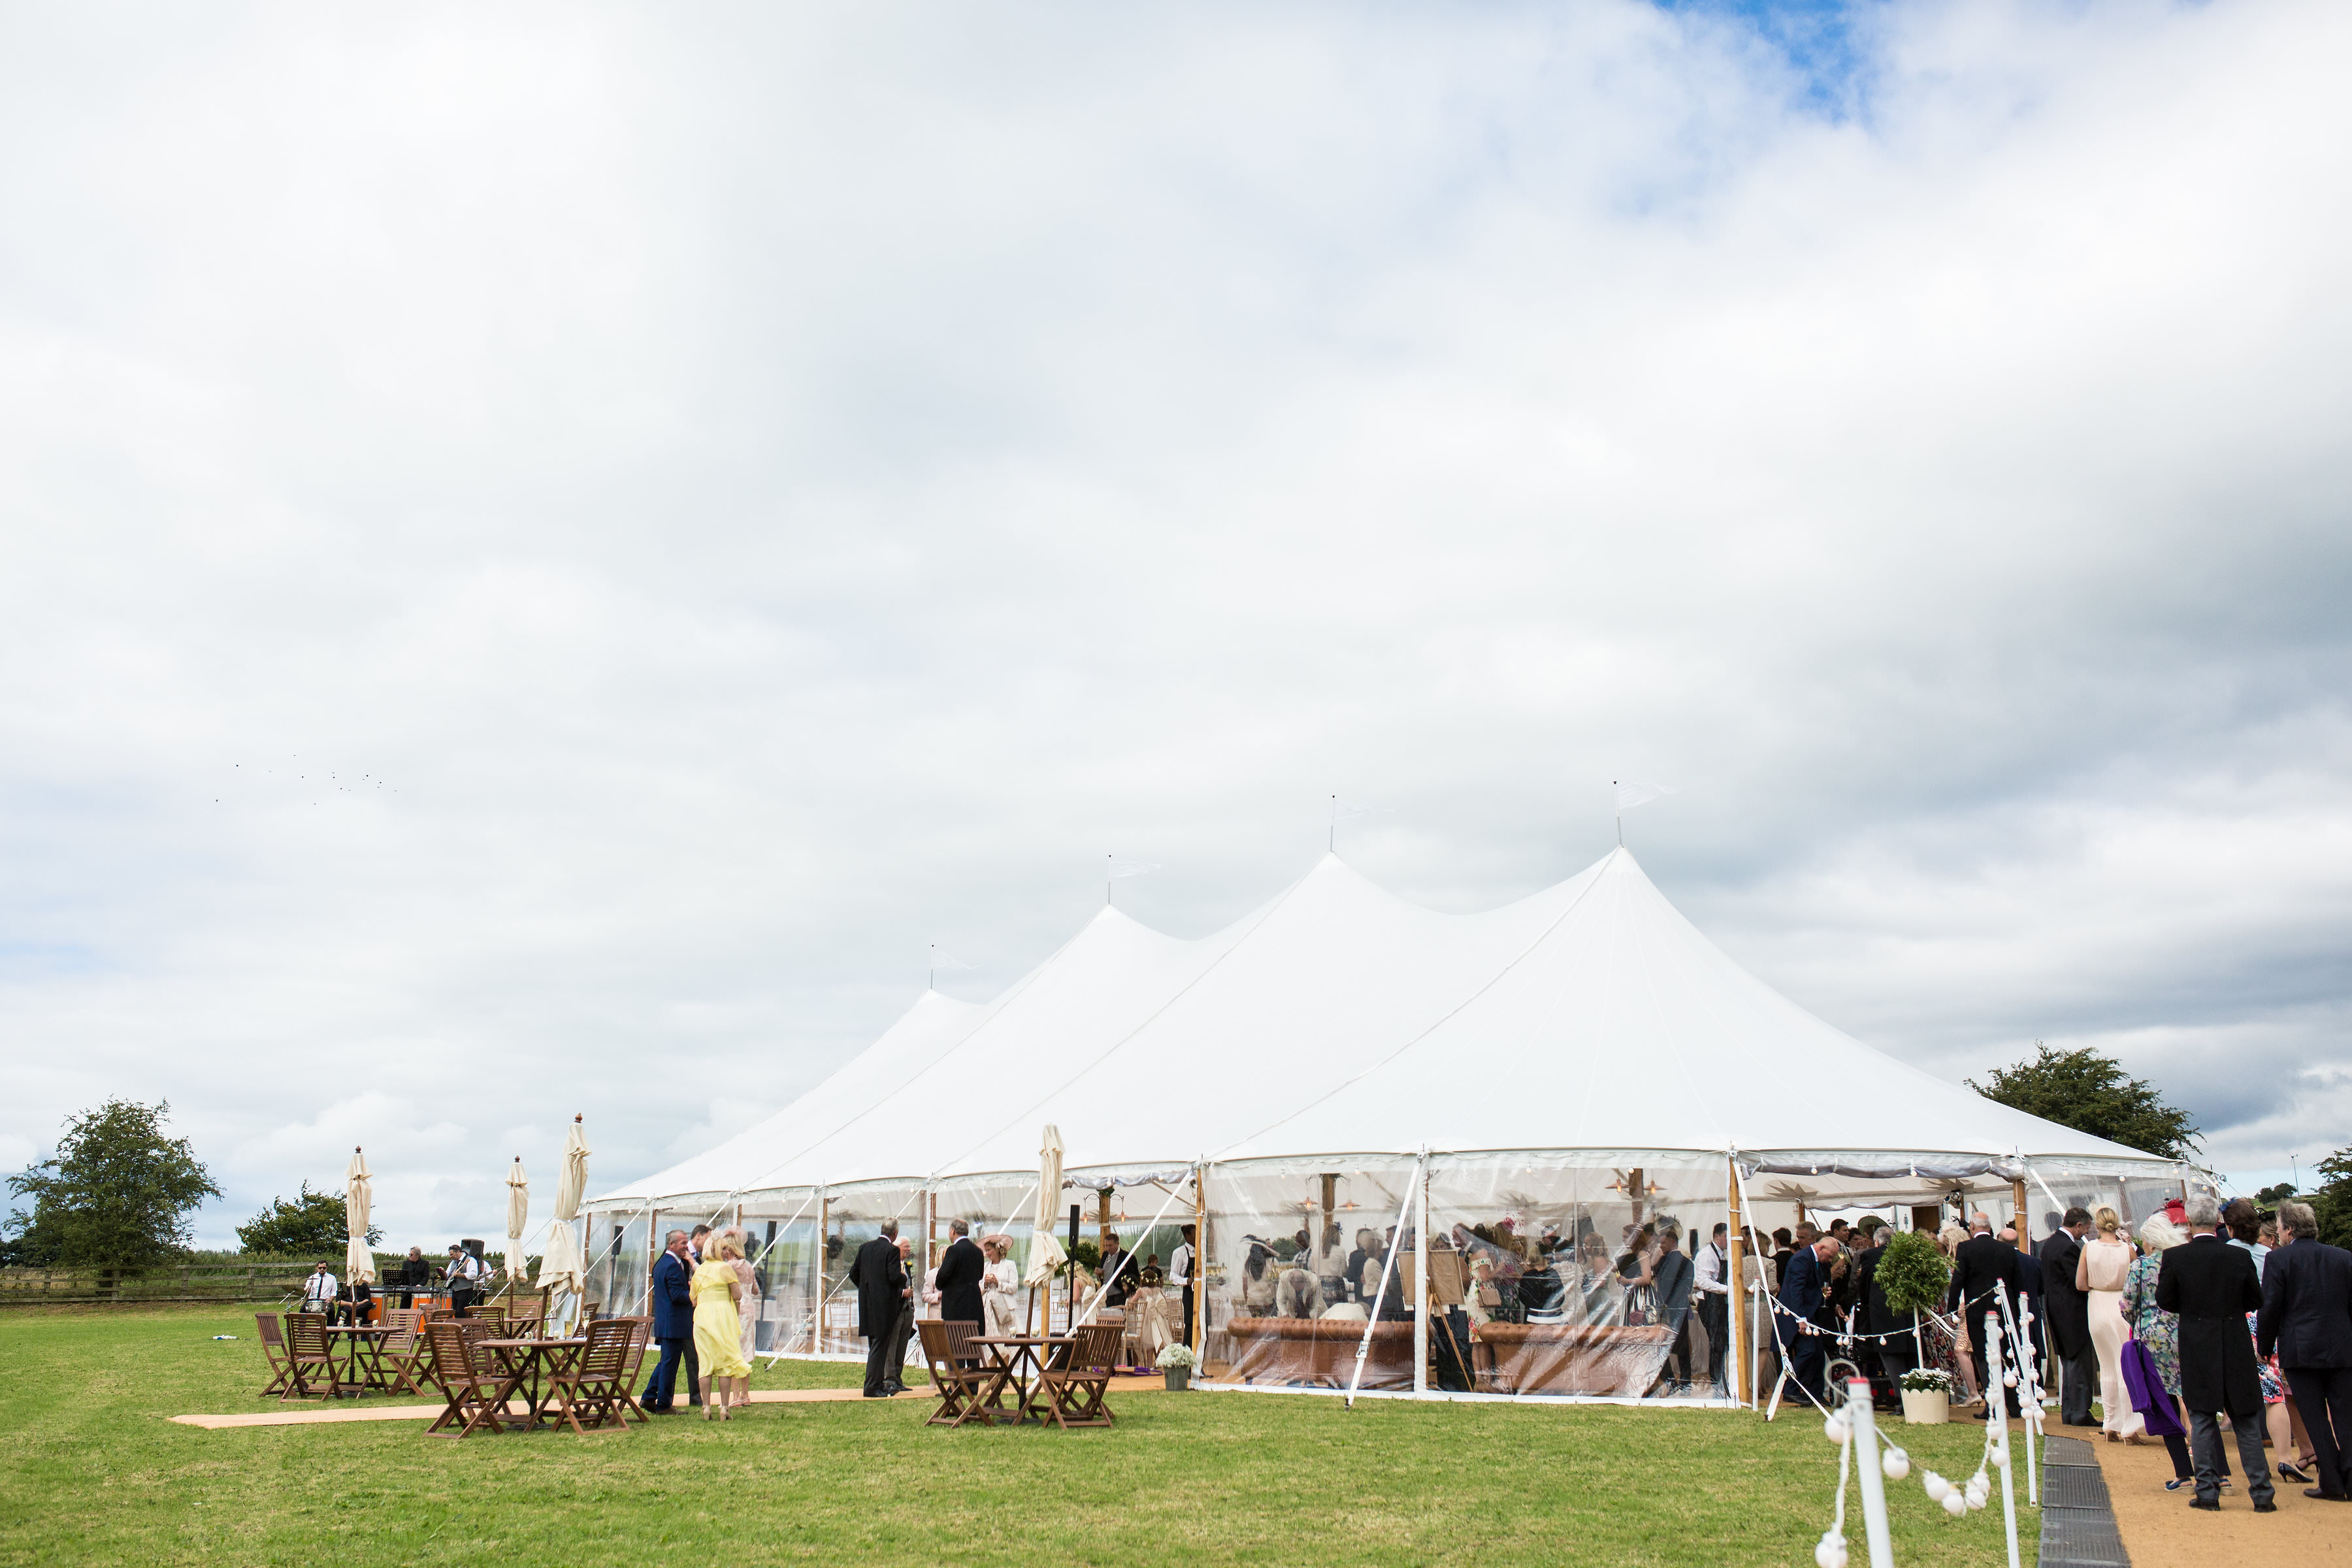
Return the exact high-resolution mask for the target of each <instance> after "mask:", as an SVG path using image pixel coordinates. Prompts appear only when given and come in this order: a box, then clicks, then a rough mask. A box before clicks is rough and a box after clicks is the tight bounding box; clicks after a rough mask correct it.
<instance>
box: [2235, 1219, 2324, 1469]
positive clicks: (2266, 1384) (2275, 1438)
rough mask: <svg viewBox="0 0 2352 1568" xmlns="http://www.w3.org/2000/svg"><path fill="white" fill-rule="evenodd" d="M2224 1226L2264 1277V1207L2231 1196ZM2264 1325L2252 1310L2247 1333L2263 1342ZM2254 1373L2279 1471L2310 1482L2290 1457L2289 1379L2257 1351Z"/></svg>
mask: <svg viewBox="0 0 2352 1568" xmlns="http://www.w3.org/2000/svg"><path fill="white" fill-rule="evenodd" d="M2221 1226H2222V1228H2223V1229H2225V1230H2227V1231H2228V1232H2229V1233H2230V1245H2231V1247H2236V1248H2237V1249H2238V1250H2239V1251H2241V1252H2243V1253H2244V1254H2246V1256H2248V1257H2249V1258H2252V1259H2253V1260H2254V1279H2256V1280H2257V1281H2260V1280H2261V1279H2262V1277H2263V1261H2264V1259H2266V1258H2269V1257H2270V1255H2271V1244H2270V1243H2269V1242H2267V1241H2265V1240H2263V1236H2264V1235H2265V1233H2267V1232H2268V1231H2269V1230H2270V1226H2267V1225H2265V1224H2263V1215H2262V1211H2261V1210H2260V1209H2257V1208H2256V1207H2254V1205H2252V1204H2251V1203H2249V1202H2248V1201H2247V1200H2245V1199H2244V1198H2231V1200H2230V1201H2229V1202H2228V1203H2227V1204H2225V1205H2222V1208H2221ZM2261 1327H2262V1313H2261V1311H2260V1310H2255V1311H2252V1312H2248V1313H2247V1314H2246V1337H2247V1338H2248V1339H2250V1340H2253V1341H2256V1342H2259V1341H2260V1340H2261V1338H2262V1332H2261ZM2254 1373H2255V1375H2256V1376H2257V1377H2258V1378H2259V1379H2260V1380H2261V1382H2262V1385H2263V1425H2264V1426H2267V1427H2268V1428H2269V1429H2270V1435H2271V1447H2273V1448H2276V1449H2277V1450H2278V1472H2279V1474H2280V1475H2282V1476H2284V1477H2285V1478H2286V1479H2288V1480H2291V1481H2294V1482H2295V1483H2296V1484H2298V1485H2300V1484H2302V1483H2304V1482H2306V1481H2308V1480H2310V1479H2311V1478H2310V1477H2309V1476H2308V1475H2306V1474H2305V1473H2304V1469H2303V1467H2302V1466H2301V1465H2299V1464H2297V1463H2296V1462H2295V1460H2294V1458H2290V1456H2292V1455H2294V1454H2295V1452H2296V1449H2295V1446H2294V1439H2295V1427H2296V1426H2297V1423H2296V1422H2295V1420H2294V1415H2293V1410H2294V1407H2293V1406H2292V1405H2289V1404H2288V1403H2287V1397H2286V1379H2285V1378H2284V1377H2283V1376H2281V1375H2280V1373H2279V1364H2278V1358H2277V1357H2275V1356H2270V1355H2263V1354H2262V1353H2260V1352H2256V1354H2255V1356H2254Z"/></svg>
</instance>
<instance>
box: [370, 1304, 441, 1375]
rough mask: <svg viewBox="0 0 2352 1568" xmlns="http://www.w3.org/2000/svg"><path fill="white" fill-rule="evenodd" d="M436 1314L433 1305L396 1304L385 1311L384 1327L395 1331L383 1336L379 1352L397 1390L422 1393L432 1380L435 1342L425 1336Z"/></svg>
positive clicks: (384, 1367) (384, 1368)
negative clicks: (433, 1344)
mask: <svg viewBox="0 0 2352 1568" xmlns="http://www.w3.org/2000/svg"><path fill="white" fill-rule="evenodd" d="M432 1317H433V1310H432V1309H431V1308H429V1307H394V1308H391V1309H390V1310H387V1311H386V1312H385V1313H384V1315H383V1321H384V1326H385V1327H386V1328H389V1329H390V1330H391V1331H392V1332H390V1333H388V1334H386V1335H385V1336H384V1337H383V1345H382V1346H381V1348H380V1352H379V1353H380V1354H381V1355H382V1358H383V1370H384V1371H385V1372H386V1373H390V1374H391V1377H392V1392H393V1393H394V1394H422V1393H424V1392H425V1388H426V1386H427V1385H428V1384H431V1383H432V1381H433V1369H432V1367H431V1365H430V1363H431V1360H432V1358H431V1356H430V1354H429V1353H428V1352H429V1351H430V1348H431V1344H430V1342H429V1341H428V1340H426V1338H425V1324H426V1323H427V1322H429V1321H432Z"/></svg>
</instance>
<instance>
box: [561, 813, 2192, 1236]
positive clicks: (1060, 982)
mask: <svg viewBox="0 0 2352 1568" xmlns="http://www.w3.org/2000/svg"><path fill="white" fill-rule="evenodd" d="M1828 1086H1835V1088H1836V1089H1837V1093H1836V1094H1835V1095H1834V1096H1832V1095H1828V1094H1825V1093H1824V1089H1825V1088H1827V1087H1828ZM1855 1105H1863V1106H1868V1107H1870V1108H1871V1109H1870V1114H1869V1116H1868V1117H1867V1118H1866V1119H1864V1118H1860V1117H1858V1116H1857V1115H1856V1113H1855V1112H1854V1111H1853V1110H1852V1109H1851V1108H1852V1107H1853V1106H1855ZM1046 1122H1052V1123H1055V1124H1056V1125H1057V1126H1059V1127H1060V1128H1061V1130H1062V1133H1063V1137H1064V1139H1065V1142H1066V1145H1067V1152H1066V1161H1065V1165H1066V1170H1067V1171H1068V1172H1070V1173H1072V1176H1073V1178H1074V1179H1075V1181H1076V1184H1080V1185H1093V1184H1099V1183H1102V1182H1106V1181H1113V1180H1119V1179H1122V1178H1124V1179H1141V1178H1143V1177H1146V1176H1151V1175H1164V1174H1166V1173H1170V1172H1172V1171H1175V1170H1180V1169H1182V1168H1184V1167H1187V1166H1189V1165H1191V1164H1192V1163H1193V1162H1195V1161H1200V1160H1203V1159H1206V1160H1213V1161H1258V1160H1284V1159H1309V1158H1316V1157H1328V1156H1333V1155H1340V1154H1349V1155H1378V1154H1408V1153H1411V1152H1414V1151H1416V1150H1420V1149H1423V1148H1428V1149H1431V1150H1433V1151H1438V1152H1444V1153H1452V1154H1461V1155H1471V1154H1475V1153H1479V1152H1510V1151H1543V1150H1569V1149H1577V1150H1644V1149H1647V1150H1661V1151H1668V1150H1686V1151H1692V1152H1713V1153H1716V1154H1724V1153H1727V1152H1737V1154H1738V1159H1739V1161H1740V1163H1741V1165H1742V1167H1743V1169H1744V1170H1745V1171H1747V1172H1748V1173H1749V1174H1751V1175H1753V1174H1755V1173H1759V1172H1765V1173H1791V1174H1795V1175H1797V1176H1799V1177H1801V1178H1808V1179H1811V1180H1812V1181H1813V1182H1814V1183H1815V1186H1814V1187H1813V1188H1812V1189H1809V1190H1817V1191H1827V1190H1829V1189H1830V1188H1833V1187H1836V1186H1838V1185H1841V1184H1843V1185H1845V1186H1848V1187H1852V1186H1853V1184H1855V1183H1876V1182H1883V1181H1885V1180H1887V1179H1889V1178H1893V1177H1908V1178H1912V1179H1913V1180H1914V1181H1916V1182H1932V1181H1937V1180H1944V1181H1949V1180H1955V1179H1965V1178H1967V1177H1969V1176H1970V1175H1973V1174H1979V1173H1994V1174H1998V1175H2000V1176H2001V1177H2003V1178H2004V1179H2005V1178H2006V1177H2008V1176H2011V1175H2021V1174H2022V1173H2023V1172H2024V1169H2025V1163H2026V1162H2029V1161H2033V1160H2036V1159H2040V1160H2047V1161H2057V1162H2062V1163H2066V1164H2068V1165H2069V1166H2071V1167H2074V1168H2077V1169H2094V1170H2110V1171H2111V1173H2114V1174H2116V1175H2118V1176H2121V1175H2127V1174H2128V1175H2158V1174H2164V1173H2171V1172H2175V1171H2177V1170H2178V1169H2179V1167H2177V1166H2176V1165H2174V1164H2173V1163H2171V1162H2168V1161H2157V1160H2153V1159H2151V1158H2150V1157H2149V1156H2147V1155H2146V1154H2143V1153H2141V1152H2138V1151H2136V1150H2132V1149H2126V1148H2125V1147H2123V1146H2121V1145H2119V1144H2115V1143H2110V1142H2105V1140H2102V1139H2098V1138H2094V1137H2090V1136H2088V1135H2086V1134H2084V1133H2081V1132H2077V1131H2073V1130H2072V1129H2069V1128H2064V1127H2061V1126H2058V1125H2056V1124H2054V1123H2052V1122H2048V1121H2042V1120H2041V1119H2039V1118H2037V1117H2033V1116H2029V1115H2026V1114H2024V1113H2023V1112H2021V1111H2017V1110H2011V1109H2010V1108H2009V1107H2006V1106H2003V1105H2000V1104H1997V1103H1995V1102H1993V1101H1991V1100H1986V1099H1984V1098H1983V1097H1982V1096H1980V1095H1978V1094H1976V1093H1975V1092H1973V1091H1972V1090H1969V1089H1966V1088H1964V1087H1962V1086H1960V1085H1958V1084H1954V1083H1949V1082H1947V1081H1945V1080H1944V1079H1938V1078H1936V1077H1934V1076H1932V1075H1930V1074H1927V1073H1924V1072H1921V1071H1919V1070H1918V1069H1916V1068H1911V1067H1908V1066H1906V1065H1905V1064H1904V1063H1902V1062H1899V1061H1896V1060H1895V1058H1892V1057H1889V1056H1886V1055H1885V1054H1884V1053H1883V1052H1880V1051H1877V1050H1874V1049H1873V1048H1871V1047H1868V1046H1865V1045H1864V1044H1863V1043H1862V1042H1860V1041H1859V1040H1856V1039H1854V1038H1853V1037H1850V1036H1848V1035H1845V1034H1843V1033H1842V1032H1841V1031H1839V1030H1837V1029H1835V1028H1832V1026H1829V1025H1828V1024H1825V1023H1823V1022H1822V1021H1821V1020H1820V1019H1818V1018H1815V1017H1813V1016H1811V1014H1808V1013H1806V1012H1805V1011H1804V1010H1803V1009H1801V1008H1800V1007H1798V1006H1797V1005H1795V1004H1793V1003H1791V1002H1790V1001H1789V1000H1788V999H1787V998H1785V997H1783V996H1781V995H1780V994H1778V993H1777V992H1775V991H1773V990H1772V989H1771V988H1770V987H1769V986H1768V985H1766V984H1763V983H1762V982H1761V981H1759V980H1758V979H1756V978H1755V977H1754V976H1753V975H1750V974H1748V973H1747V972H1746V971H1744V970H1742V969H1740V968H1739V966H1738V965H1737V964H1736V963H1733V962H1732V961H1731V960H1730V959H1729V958H1728V957H1727V956H1726V955H1725V954H1724V953H1723V952H1721V951H1719V950H1718V949H1717V948H1716V947H1715V946H1714V944H1713V943H1711V942H1708V941H1707V940H1706V937H1705V936H1703V935H1702V934H1700V932H1699V931H1698V930H1697V929H1696V927H1694V926H1693V925H1692V924H1691V923H1690V922H1689V921H1686V920H1685V919H1684V918H1683V917H1682V915H1681V914H1680V913H1679V912H1678V911H1677V910H1675V908H1674V907H1673V905H1671V904H1670V903H1668V902H1667V901H1666V900H1665V898H1664V896H1663V895H1662V894H1661V893H1660V892H1659V891H1658V889H1656V887H1655V886H1654V885H1653V884H1652V883H1651V881H1650V879H1648V878H1647V877H1646V876H1645V875H1643V872H1642V869H1641V868H1640V867H1639V866H1638V865H1637V864H1636V863H1635V861H1634V859H1633V856H1632V855H1631V854H1629V853H1628V852H1626V851H1625V850H1623V849H1618V850H1614V851H1612V853H1611V854H1610V855H1608V856H1607V857H1606V858H1603V859H1601V861H1599V862H1598V863H1597V864H1595V865H1593V866H1591V867H1590V868H1587V869H1586V870H1584V871H1582V872H1580V873H1579V874H1578V875H1577V876H1575V877H1572V878H1570V879H1568V880H1567V881H1565V882H1562V883H1560V884H1559V885H1558V886H1556V887H1552V888H1549V889H1545V890H1543V891H1542V892H1539V893H1537V894H1535V895H1534V896H1532V897H1530V898H1527V899H1523V900H1518V901H1517V902H1516V903H1512V904H1508V905H1506V906H1504V907H1503V908H1501V909H1497V910H1488V911H1486V912H1484V913H1481V914H1474V915H1449V914H1441V913H1437V912H1435V911H1433V910H1425V909H1422V908H1419V907H1418V906H1415V905H1412V904H1409V903H1407V902H1405V901H1404V900H1401V899H1398V898H1396V897H1394V896H1393V895H1391V894H1389V893H1387V892H1384V891H1382V890H1381V889H1378V888H1376V887H1374V886H1373V885H1372V884H1370V882H1368V881H1366V880H1365V879H1363V878H1361V877H1360V876H1358V875H1357V874H1356V873H1355V872H1354V871H1352V870H1350V869H1349V868H1348V867H1347V866H1346V865H1345V864H1344V863H1343V862H1341V861H1340V860H1339V858H1337V857H1336V856H1326V857H1325V858H1323V859H1322V860H1321V861H1320V862H1319V863H1318V865H1316V867H1315V868H1313V869H1312V870H1310V871H1309V872H1308V873H1307V875H1306V876H1305V877H1303V878H1301V879H1299V880H1298V881H1297V882H1295V883H1293V884H1292V885H1291V886H1290V887H1289V888H1287V889H1285V890H1284V891H1283V892H1282V893H1281V894H1280V895H1278V896H1277V897H1276V898H1275V899H1274V900H1271V901H1270V902H1268V903H1267V904H1265V906H1264V907H1262V908H1260V909H1258V910H1255V911H1253V912H1252V913H1251V914H1249V915H1247V916H1246V917H1244V919H1242V920H1240V921H1236V922H1234V924H1233V925H1231V926H1229V927H1227V928H1226V929H1225V930H1223V931H1218V932H1216V933H1215V934H1213V935H1211V936H1208V937H1203V938H1201V939H1199V940H1197V941H1184V940H1181V939H1179V938H1175V937H1171V936H1167V935H1165V934H1163V933H1161V932H1159V931H1151V930H1150V929H1149V928H1147V927H1144V926H1142V925H1140V924H1139V923H1138V922H1137V921H1133V920H1131V919H1129V917H1127V916H1125V915H1122V914H1120V913H1118V911H1117V910H1113V909H1108V908H1106V909H1104V910H1102V911H1101V912H1100V913H1098V914H1097V915H1096V916H1095V917H1094V919H1093V920H1091V921H1088V922H1087V925H1086V927H1085V928H1084V929H1082V930H1081V931H1079V932H1078V934H1077V935H1076V937H1074V938H1073V939H1072V940H1071V941H1070V942H1068V943H1067V944H1066V945H1065V946H1064V947H1063V948H1062V949H1061V950H1060V951H1059V952H1056V953H1055V954H1054V955H1053V956H1052V957H1051V958H1049V959H1047V960H1046V961H1045V963H1042V964H1040V965H1039V966H1038V967H1037V968H1036V969H1035V970H1034V971H1032V972H1031V973H1029V974H1028V975H1026V976H1024V978H1023V979H1022V980H1021V981H1020V982H1019V983H1017V984H1015V985H1013V987H1012V988H1011V989H1010V990H1009V991H1007V992H1006V993H1005V994H1003V996H1001V997H999V998H998V999H997V1000H995V1001H993V1002H991V1003H988V1004H985V1005H975V1004H969V1003H961V1002H955V1001H952V1000H950V999H949V998H946V997H944V996H941V995H940V994H938V993H936V992H927V993H925V994H924V995H923V996H922V997H921V998H920V999H919V1001H918V1002H917V1003H916V1005H915V1006H914V1007H913V1008H912V1009H911V1010H910V1011H909V1012H908V1014H907V1015H906V1016H905V1017H903V1018H901V1019H900V1020H899V1021H898V1023H897V1024H895V1025H893V1026H891V1028H890V1029H889V1030H887V1032H886V1033H885V1034H884V1035H883V1036H882V1037H881V1038H880V1039H878V1040H877V1041H876V1042H875V1044H874V1045H873V1046H871V1047H868V1048H867V1049H866V1051H864V1052H862V1053H860V1054H859V1055H858V1056H857V1057H856V1058H853V1059H852V1060H851V1061H850V1062H849V1063H848V1064H846V1065H845V1066H844V1067H843V1068H841V1069H840V1070H839V1071H838V1072H836V1073H835V1074H834V1075H833V1077H832V1078H830V1079H826V1080H825V1081H824V1083H822V1084H820V1085H819V1086H818V1087H817V1088H815V1089H812V1090H810V1091H809V1092H808V1093H807V1094H805V1095H803V1097H801V1099H800V1100H796V1101H794V1102H793V1104H792V1105H790V1106H788V1107H786V1108H785V1109H784V1110H782V1111H780V1112H778V1113H777V1114H776V1115H775V1116H773V1117H772V1118H770V1119H769V1120H768V1121H764V1122H762V1123H761V1124H760V1125H758V1126H756V1127H753V1128H752V1129H751V1130H750V1131H746V1132H743V1133H741V1134H740V1135H738V1136H736V1137H734V1138H731V1139H730V1140H728V1141H727V1142H724V1143H722V1144H720V1145H719V1146H718V1147H716V1148H714V1149H712V1150H709V1151H708V1152H705V1153H702V1154H699V1155H697V1156H695V1157H694V1158H692V1159H689V1160H688V1161H686V1162H684V1163H681V1164H678V1165H677V1166H674V1167H672V1168H671V1169H670V1170H667V1171H665V1172H662V1173H658V1174H656V1175H654V1176H652V1177H649V1178H647V1179H646V1180H645V1181H643V1182H639V1183H636V1184H632V1185H631V1186H628V1187H625V1188H623V1189H619V1190H617V1191H615V1192H612V1193H608V1194H604V1196H602V1197H600V1198H598V1199H596V1200H595V1203H594V1205H593V1206H596V1207H600V1208H611V1207H614V1206H633V1205H645V1204H651V1203H661V1202H665V1201H667V1200H671V1199H675V1198H682V1197H688V1196H699V1195H705V1194H708V1195H711V1196H714V1197H718V1196H726V1195H729V1194H743V1193H750V1192H771V1191H777V1190H786V1189H794V1188H808V1187H814V1186H820V1185H823V1186H828V1187H832V1186H839V1185H842V1184H852V1183H861V1182H882V1181H898V1182H906V1183H919V1182H924V1181H928V1180H936V1179H940V1178H945V1177H954V1176H959V1175H968V1174H982V1173H1007V1174H1017V1173H1023V1172H1034V1170H1035V1168H1036V1158H1037V1136H1038V1129H1039V1127H1040V1126H1041V1125H1042V1124H1044V1123H1046ZM1823 1184H1826V1185H1823ZM1760 1195H1761V1194H1759V1196H1760Z"/></svg>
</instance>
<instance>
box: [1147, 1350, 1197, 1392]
mask: <svg viewBox="0 0 2352 1568" xmlns="http://www.w3.org/2000/svg"><path fill="white" fill-rule="evenodd" d="M1200 1363H1201V1358H1200V1357H1199V1356H1196V1355H1194V1354H1193V1353H1192V1346H1191V1345H1188V1344H1185V1343H1184V1342H1181V1340H1180V1341H1175V1342H1171V1343H1168V1344H1164V1345H1162V1346H1160V1359H1159V1360H1158V1361H1157V1362H1155V1363H1152V1364H1154V1365H1155V1366H1157V1367H1159V1368H1160V1377H1161V1378H1162V1379H1163V1380H1165V1381H1166V1383H1167V1384H1168V1386H1169V1388H1170V1389H1171V1390H1173V1391H1175V1392H1178V1393H1181V1392H1182V1391H1183V1390H1185V1389H1187V1388H1190V1387H1191V1386H1192V1369H1193V1368H1194V1367H1196V1366H1198V1365H1199V1364H1200Z"/></svg>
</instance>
